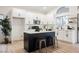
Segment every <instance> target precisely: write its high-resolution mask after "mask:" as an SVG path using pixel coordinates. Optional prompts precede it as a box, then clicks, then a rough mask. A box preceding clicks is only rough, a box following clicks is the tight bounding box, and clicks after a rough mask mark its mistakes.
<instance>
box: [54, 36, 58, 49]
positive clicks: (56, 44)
mask: <svg viewBox="0 0 79 59" xmlns="http://www.w3.org/2000/svg"><path fill="white" fill-rule="evenodd" d="M54 40H55V46H56V47H57V48H58V40H57V37H55V38H54Z"/></svg>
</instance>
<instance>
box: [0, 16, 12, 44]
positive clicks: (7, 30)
mask: <svg viewBox="0 0 79 59" xmlns="http://www.w3.org/2000/svg"><path fill="white" fill-rule="evenodd" d="M0 25H1V26H2V28H1V30H2V32H3V34H4V40H5V42H4V43H5V44H8V43H9V42H10V41H9V37H10V33H11V26H10V22H9V18H8V16H6V17H5V18H4V19H3V20H1V22H0Z"/></svg>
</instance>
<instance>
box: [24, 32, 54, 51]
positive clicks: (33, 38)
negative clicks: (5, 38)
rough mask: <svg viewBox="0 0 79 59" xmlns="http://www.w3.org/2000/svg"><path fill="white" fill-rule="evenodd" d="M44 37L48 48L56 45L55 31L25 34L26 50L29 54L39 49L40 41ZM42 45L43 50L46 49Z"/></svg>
mask: <svg viewBox="0 0 79 59" xmlns="http://www.w3.org/2000/svg"><path fill="white" fill-rule="evenodd" d="M40 37H42V38H44V39H45V40H46V47H48V46H51V45H54V44H55V40H54V39H53V37H55V32H53V31H42V32H24V49H25V50H26V51H27V52H32V51H35V50H38V49H39V44H38V39H39V38H40ZM44 47H45V46H44V44H42V48H44Z"/></svg>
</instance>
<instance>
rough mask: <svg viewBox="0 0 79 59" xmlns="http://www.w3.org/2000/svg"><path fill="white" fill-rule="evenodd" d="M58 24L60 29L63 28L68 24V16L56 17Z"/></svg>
mask: <svg viewBox="0 0 79 59" xmlns="http://www.w3.org/2000/svg"><path fill="white" fill-rule="evenodd" d="M56 24H57V27H58V28H62V27H63V26H65V25H67V24H68V16H60V17H56Z"/></svg>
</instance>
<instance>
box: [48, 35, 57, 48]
mask: <svg viewBox="0 0 79 59" xmlns="http://www.w3.org/2000/svg"><path fill="white" fill-rule="evenodd" d="M49 40H50V44H53V48H54V47H57V48H58V40H57V37H56V36H55V37H51V36H49Z"/></svg>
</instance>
